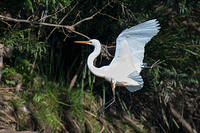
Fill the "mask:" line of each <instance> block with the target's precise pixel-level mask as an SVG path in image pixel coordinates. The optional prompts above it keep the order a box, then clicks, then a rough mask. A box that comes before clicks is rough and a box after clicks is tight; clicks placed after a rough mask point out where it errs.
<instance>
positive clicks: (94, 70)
mask: <svg viewBox="0 0 200 133" xmlns="http://www.w3.org/2000/svg"><path fill="white" fill-rule="evenodd" d="M100 53H101V44H100V43H99V44H96V45H95V47H94V51H93V52H92V53H91V54H90V55H89V57H88V59H87V65H88V67H89V69H90V71H91V72H92V73H93V74H94V75H96V76H98V77H104V76H105V74H104V73H105V72H104V70H103V69H102V68H97V67H95V66H94V60H95V58H96V57H97V56H99V54H100Z"/></svg>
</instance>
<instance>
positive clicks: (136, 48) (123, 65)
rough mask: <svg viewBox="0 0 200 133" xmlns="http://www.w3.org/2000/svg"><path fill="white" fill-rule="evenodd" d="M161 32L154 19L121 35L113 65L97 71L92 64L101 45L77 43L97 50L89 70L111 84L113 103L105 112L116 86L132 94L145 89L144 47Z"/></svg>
mask: <svg viewBox="0 0 200 133" xmlns="http://www.w3.org/2000/svg"><path fill="white" fill-rule="evenodd" d="M159 29H160V27H159V23H158V21H157V20H156V19H153V20H149V21H146V22H144V23H141V24H138V25H136V26H133V27H131V28H129V29H125V30H124V31H122V32H121V33H120V34H119V36H118V37H117V40H116V50H115V56H114V58H113V60H112V62H111V63H110V64H109V65H108V66H103V67H101V68H97V67H95V66H94V64H93V61H94V59H95V58H96V57H97V56H98V55H99V54H100V52H101V44H100V42H99V41H98V40H96V39H92V40H90V41H75V42H76V43H87V44H89V45H92V46H94V47H95V49H94V51H93V52H92V53H91V54H90V55H89V57H88V60H87V64H88V67H89V69H90V71H91V72H92V73H93V74H94V75H96V76H98V77H103V78H105V79H106V80H107V81H109V82H111V84H112V91H113V95H114V97H113V100H111V101H110V102H109V104H108V105H107V106H106V107H105V105H104V106H103V108H102V109H105V108H107V107H108V106H110V105H111V104H112V103H113V102H114V101H115V86H125V87H126V88H127V89H128V90H129V91H131V92H134V91H136V90H139V89H141V88H142V87H143V79H142V77H141V76H140V72H141V67H142V66H143V58H144V47H145V44H146V43H147V42H149V41H150V40H151V38H152V37H153V36H155V35H156V34H157V33H158V32H159Z"/></svg>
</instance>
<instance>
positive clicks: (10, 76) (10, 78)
mask: <svg viewBox="0 0 200 133" xmlns="http://www.w3.org/2000/svg"><path fill="white" fill-rule="evenodd" d="M2 75H3V76H2V81H3V82H4V83H6V84H8V85H11V86H15V85H16V84H17V83H18V82H21V80H22V75H21V74H19V73H17V72H16V70H15V69H14V68H10V67H6V68H4V69H3V71H2Z"/></svg>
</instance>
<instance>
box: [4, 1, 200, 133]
mask: <svg viewBox="0 0 200 133" xmlns="http://www.w3.org/2000/svg"><path fill="white" fill-rule="evenodd" d="M107 3H108V1H106V0H103V1H78V2H76V1H72V0H28V1H22V0H21V1H18V2H17V3H16V2H14V1H10V4H8V2H5V1H1V2H0V12H1V13H0V15H3V16H6V17H11V18H16V19H18V20H20V19H23V20H30V21H31V22H30V23H28V22H25V23H23V22H20V21H19V22H16V21H12V20H10V21H7V19H0V43H1V44H3V45H4V46H5V47H7V48H10V49H12V56H11V57H6V56H5V57H4V62H3V65H4V67H3V70H2V72H1V73H2V77H1V81H0V85H1V87H0V108H1V111H0V129H5V130H6V129H8V130H10V129H12V130H13V131H15V130H18V131H25V130H29V131H41V132H42V131H44V132H67V131H69V132H91V133H92V132H141V133H144V132H152V133H154V132H163V133H166V132H180V133H182V132H191V130H193V131H192V132H199V131H200V126H199V125H200V111H199V110H200V104H199V103H200V102H199V96H200V93H199V92H200V90H199V88H200V54H199V53H200V36H199V33H200V29H199V27H200V18H199V14H200V2H199V1H195V0H194V1H186V0H180V1H172V0H167V1H161V0H158V1H150V0H147V1H136V0H134V1H131V0H116V1H112V2H110V3H109V6H105V5H106V4H107ZM11 5H16V8H15V9H14V8H13V7H12V8H11ZM104 6H105V8H103V7H104ZM102 8H103V10H101V9H102ZM97 12H98V14H97V15H95V16H94V17H93V18H92V19H89V20H88V21H84V22H82V23H80V24H79V25H78V26H76V27H75V29H72V30H71V31H70V30H69V29H65V28H63V27H62V28H58V27H56V28H55V27H52V26H48V25H46V26H45V25H42V24H41V23H47V24H60V25H67V26H70V25H73V24H75V23H76V22H78V21H80V20H83V19H84V18H86V17H90V16H92V15H94V14H95V13H97ZM152 18H157V19H158V21H159V22H160V25H161V30H160V32H159V34H158V35H157V36H156V37H154V38H153V39H152V41H151V42H149V43H148V44H147V45H146V47H145V51H146V52H145V59H144V61H145V62H147V63H148V64H149V65H151V64H154V63H155V62H157V61H159V63H158V64H157V65H156V66H154V67H153V68H151V69H143V71H142V73H141V75H142V76H143V79H144V82H145V85H144V87H143V89H142V90H140V91H137V92H135V93H130V92H128V91H127V90H126V89H124V88H123V87H118V88H117V102H116V103H115V104H114V105H112V107H110V108H109V109H108V110H106V111H105V113H104V114H103V115H102V116H100V117H99V116H98V114H97V112H98V109H99V107H100V105H101V104H102V103H105V102H106V101H108V100H109V99H110V97H111V96H112V93H111V89H110V88H111V87H110V84H109V83H107V82H106V81H104V80H102V79H99V78H95V76H94V75H92V74H91V72H90V71H89V70H88V68H87V65H86V59H87V56H88V54H89V53H90V52H91V50H92V49H91V48H90V47H87V46H84V47H81V46H79V45H75V44H73V41H74V40H83V39H85V38H84V36H83V35H81V34H78V33H77V32H73V30H76V31H78V32H80V33H83V34H84V35H87V36H88V37H91V38H97V39H99V40H100V41H101V42H102V44H105V45H107V46H108V52H110V53H111V54H112V55H113V53H114V48H112V47H113V45H114V43H113V42H114V41H115V39H116V37H117V36H118V34H119V33H120V32H121V31H122V30H123V29H125V28H127V27H130V26H133V25H136V24H138V23H141V22H144V21H146V20H149V19H152ZM33 22H38V23H33ZM36 24H38V25H36ZM54 28H55V29H54ZM109 46H111V47H109ZM104 55H105V53H104V54H102V55H101V57H100V58H98V60H97V61H96V65H97V66H100V65H105V64H108V63H109V62H110V60H108V56H106V57H105V56H104ZM1 125H2V127H1ZM0 131H1V130H0Z"/></svg>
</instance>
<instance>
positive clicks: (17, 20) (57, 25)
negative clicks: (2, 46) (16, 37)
mask: <svg viewBox="0 0 200 133" xmlns="http://www.w3.org/2000/svg"><path fill="white" fill-rule="evenodd" d="M109 4H110V2H108V3H107V4H106V5H105V6H104V7H103V8H101V9H100V10H99V11H98V12H96V13H95V14H93V15H92V16H90V17H87V18H84V19H82V20H80V21H78V22H77V23H75V24H73V25H61V23H62V22H63V21H64V19H65V18H66V17H67V16H68V15H69V14H70V12H71V11H72V10H73V9H74V8H75V7H76V5H77V4H76V5H75V6H74V7H73V8H72V9H71V10H70V11H69V12H68V13H67V14H66V15H65V16H64V17H63V18H62V20H61V21H60V22H59V24H51V23H45V22H40V21H31V20H28V19H16V18H11V17H7V16H3V15H0V18H1V19H2V21H3V20H6V21H12V22H20V23H28V24H36V25H43V26H50V27H55V28H54V29H53V30H52V31H51V33H50V34H49V36H48V37H47V38H49V37H50V35H51V34H52V33H53V31H54V30H55V29H56V28H64V29H67V30H68V32H73V33H75V34H78V35H80V36H83V37H85V38H87V39H90V37H88V36H87V35H84V34H83V33H80V32H78V31H76V30H75V27H76V26H77V25H79V24H81V23H82V22H84V21H87V20H91V19H93V18H94V17H95V16H96V15H97V14H98V13H100V12H101V11H102V10H103V9H105V8H106V7H107V6H108V5H109Z"/></svg>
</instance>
